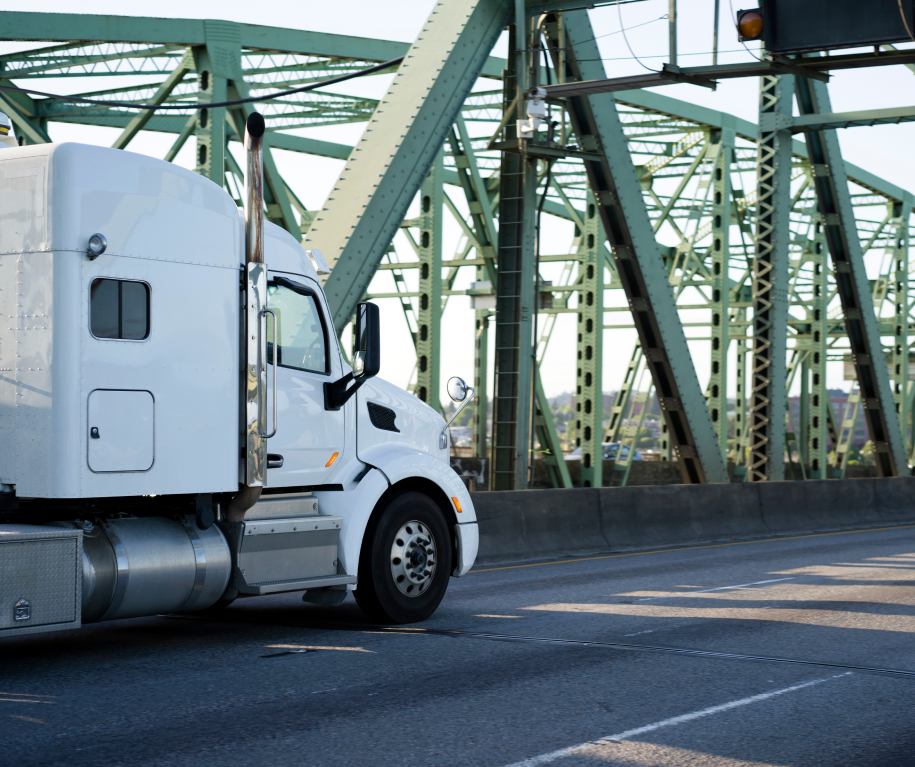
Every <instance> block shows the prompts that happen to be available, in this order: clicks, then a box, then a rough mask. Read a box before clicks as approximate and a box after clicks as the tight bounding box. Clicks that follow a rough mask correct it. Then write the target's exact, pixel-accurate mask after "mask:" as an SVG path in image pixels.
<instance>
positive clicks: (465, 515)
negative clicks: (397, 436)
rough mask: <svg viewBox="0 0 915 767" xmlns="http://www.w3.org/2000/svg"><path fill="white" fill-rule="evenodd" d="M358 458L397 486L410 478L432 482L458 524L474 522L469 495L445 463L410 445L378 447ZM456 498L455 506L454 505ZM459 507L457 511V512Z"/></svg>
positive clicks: (474, 512)
mask: <svg viewBox="0 0 915 767" xmlns="http://www.w3.org/2000/svg"><path fill="white" fill-rule="evenodd" d="M359 457H360V459H361V460H363V461H365V462H366V463H368V464H369V465H371V466H374V467H375V468H377V469H379V470H380V471H382V472H384V475H385V476H386V477H387V478H388V482H390V483H391V484H392V485H396V484H397V483H398V482H402V481H403V480H405V479H410V478H411V477H420V478H422V479H428V480H430V481H432V482H434V483H435V484H436V485H438V487H439V488H440V489H441V491H442V492H443V493H444V494H445V495H446V496H447V497H448V499H449V501H450V502H451V507H452V510H453V511H454V512H455V515H454V516H455V518H456V519H457V522H458V524H461V525H464V524H468V523H470V522H476V521H477V513H476V511H475V510H474V508H473V501H471V500H470V493H469V492H468V491H467V488H466V487H465V486H464V483H463V482H462V481H461V478H460V477H458V475H457V474H456V473H455V471H454V469H452V468H451V467H450V466H449V465H448V464H447V463H445V462H444V461H442V459H441V458H435V457H433V456H431V455H429V454H428V453H426V452H423V451H422V450H417V449H416V448H413V447H410V446H409V445H396V446H395V445H378V446H377V447H373V448H370V449H369V450H366V451H365V452H363V453H360V455H359ZM455 499H457V502H458V503H457V504H455V502H454V501H455ZM458 505H460V509H461V510H460V512H458V509H457V507H458Z"/></svg>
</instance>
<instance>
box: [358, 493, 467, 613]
mask: <svg viewBox="0 0 915 767" xmlns="http://www.w3.org/2000/svg"><path fill="white" fill-rule="evenodd" d="M451 569H452V564H451V537H450V535H449V534H448V526H447V524H446V523H445V518H444V515H443V514H442V512H441V510H440V509H439V507H438V505H437V504H436V503H435V502H434V501H433V500H432V499H431V498H429V496H427V495H423V494H422V493H417V492H412V491H408V492H405V493H401V494H400V495H396V496H394V497H393V498H391V499H390V500H388V501H387V502H386V503H385V506H384V507H383V508H382V509H380V510H379V512H378V513H376V514H374V515H373V517H372V519H371V520H370V521H369V524H368V527H367V529H366V531H365V538H364V540H363V543H362V552H361V555H360V557H359V585H358V587H357V588H356V591H355V592H354V593H353V596H355V597H356V602H357V603H358V605H359V607H360V608H361V610H362V612H364V613H365V614H366V615H367V616H368V617H369V618H370V619H371V620H373V621H375V622H377V623H416V622H418V621H423V620H425V619H426V618H428V617H429V616H430V615H432V613H434V612H435V608H437V607H438V605H439V603H440V602H441V601H442V597H444V596H445V589H447V588H448V578H449V576H450V574H451Z"/></svg>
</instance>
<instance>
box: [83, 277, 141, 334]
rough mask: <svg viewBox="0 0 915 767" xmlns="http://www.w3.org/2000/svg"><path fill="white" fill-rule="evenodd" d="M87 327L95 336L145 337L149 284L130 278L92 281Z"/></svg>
mask: <svg viewBox="0 0 915 767" xmlns="http://www.w3.org/2000/svg"><path fill="white" fill-rule="evenodd" d="M89 329H90V330H91V331H92V335H94V336H95V337H96V338H115V339H120V340H125V341H142V340H143V339H144V338H146V337H147V336H149V286H148V285H147V284H146V283H145V282H133V281H130V280H107V279H98V280H93V281H92V286H91V288H90V290H89Z"/></svg>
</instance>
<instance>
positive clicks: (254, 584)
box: [0, 113, 478, 636]
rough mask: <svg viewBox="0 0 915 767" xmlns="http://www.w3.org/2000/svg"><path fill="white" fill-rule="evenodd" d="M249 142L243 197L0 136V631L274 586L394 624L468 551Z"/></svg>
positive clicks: (437, 421)
mask: <svg viewBox="0 0 915 767" xmlns="http://www.w3.org/2000/svg"><path fill="white" fill-rule="evenodd" d="M255 114H256V113H255ZM261 123H262V121H261ZM249 124H253V126H254V128H253V129H252V131H251V133H252V134H256V133H257V130H258V124H257V122H256V121H254V123H251V120H250V118H249ZM261 133H262V130H261ZM250 138H251V141H250V143H251V144H253V145H255V148H254V149H253V150H252V149H250V148H249V175H250V178H248V177H246V188H247V189H248V190H249V199H248V200H247V201H246V210H245V211H242V210H240V209H239V208H238V207H237V205H236V204H235V202H234V201H233V200H232V198H231V197H230V196H229V195H228V194H227V193H226V192H225V190H223V189H222V188H220V187H219V186H217V185H216V184H213V183H212V182H210V181H209V180H207V179H205V178H203V177H201V176H199V175H197V174H195V173H192V172H190V171H187V170H184V169H182V168H180V167H177V166H175V165H172V164H170V163H167V162H163V161H159V160H156V159H153V158H150V157H146V156H143V155H139V154H134V153H131V152H125V151H119V150H113V149H106V148H100V147H93V146H85V145H80V144H45V145H34V146H28V147H11V148H4V147H0V312H2V314H3V316H4V317H5V318H6V321H5V322H3V323H0V368H2V370H0V431H2V433H3V439H2V440H0V483H2V485H0V636H3V635H8V636H9V635H18V634H22V633H32V632H36V631H49V630H54V629H60V628H70V627H74V626H78V625H80V624H81V623H82V622H89V621H93V620H107V619H112V618H120V617H134V616H138V615H154V614H159V613H163V612H180V611H193V610H203V609H215V608H218V607H221V606H226V605H228V604H229V603H231V602H232V601H233V600H234V599H237V598H243V597H251V596H258V595H265V594H272V593H279V592H288V591H301V592H303V597H304V599H305V600H306V601H313V602H319V603H323V604H336V603H339V602H341V601H343V599H344V598H345V597H346V594H347V592H348V591H353V592H354V594H355V597H356V599H357V602H358V603H359V605H360V606H361V607H362V609H363V610H364V611H365V612H366V613H367V615H368V616H369V617H370V618H371V619H372V620H375V621H378V622H398V623H401V622H413V621H417V620H422V619H424V618H426V617H428V615H430V614H431V613H432V612H433V611H434V610H435V609H436V607H437V606H438V604H439V602H440V601H441V599H442V597H443V596H444V593H445V589H446V588H447V584H448V579H449V578H450V577H452V576H455V577H457V576H460V575H462V574H464V573H466V572H467V570H468V569H469V568H470V567H471V565H472V564H473V561H474V558H475V556H476V550H477V545H478V530H477V525H476V518H475V515H474V510H473V504H472V503H471V500H470V496H469V494H468V493H467V491H466V489H465V487H464V485H463V483H462V482H461V481H460V479H459V478H458V477H457V475H456V474H455V473H454V472H453V471H452V470H451V469H450V466H449V460H448V459H449V438H448V431H447V428H446V424H445V421H444V419H443V418H442V416H441V415H440V414H439V413H437V412H435V411H434V410H433V409H431V408H429V407H428V406H426V405H425V404H424V403H422V402H421V401H419V400H418V399H416V398H415V397H413V396H411V395H409V394H408V393H407V392H405V391H403V390H401V389H399V388H397V387H395V386H393V385H391V384H389V383H386V382H384V381H382V380H380V379H378V378H375V377H374V374H375V373H377V367H378V360H379V355H380V332H379V328H378V317H377V310H376V309H375V307H373V306H372V305H371V304H360V307H359V312H358V314H359V319H358V321H357V327H356V332H355V333H354V338H355V339H356V348H354V350H353V354H352V355H347V354H344V352H343V350H342V349H341V347H340V344H339V340H338V338H337V334H336V333H335V331H334V324H333V322H332V317H331V314H330V311H329V307H328V304H327V300H326V298H325V295H324V292H323V290H322V287H321V282H320V277H321V275H320V274H319V270H320V271H321V272H324V273H326V271H327V267H326V265H325V264H324V263H323V259H322V258H321V257H320V253H314V252H309V251H306V250H304V249H303V248H302V246H301V244H300V243H299V242H298V241H297V240H296V239H295V238H293V237H292V236H291V235H290V234H289V233H288V232H286V231H285V230H283V229H281V228H279V227H277V226H274V225H272V224H270V223H266V222H263V220H262V219H263V201H262V199H261V198H260V197H259V196H258V195H257V193H256V187H257V186H258V184H259V183H262V179H261V178H260V177H258V173H259V163H260V159H259V153H258V152H257V150H256V144H257V139H258V138H259V137H258V136H256V135H253V136H252V137H250ZM252 188H254V191H253V192H252V191H251V190H252ZM252 249H253V251H254V254H255V258H254V260H252ZM349 360H352V361H353V363H354V364H355V367H356V369H355V370H354V367H353V365H351V364H350V362H349ZM459 388H460V387H459ZM468 389H469V387H465V390H464V394H463V397H462V399H463V402H464V404H466V401H467V390H468ZM470 391H471V396H472V390H470ZM23 552H27V554H23ZM16 605H18V607H16Z"/></svg>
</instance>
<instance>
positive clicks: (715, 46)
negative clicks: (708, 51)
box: [712, 0, 721, 67]
mask: <svg viewBox="0 0 915 767" xmlns="http://www.w3.org/2000/svg"><path fill="white" fill-rule="evenodd" d="M720 4H721V0H715V23H714V27H713V28H712V66H713V67H716V66H718V18H719V17H718V11H719V5H720Z"/></svg>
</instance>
